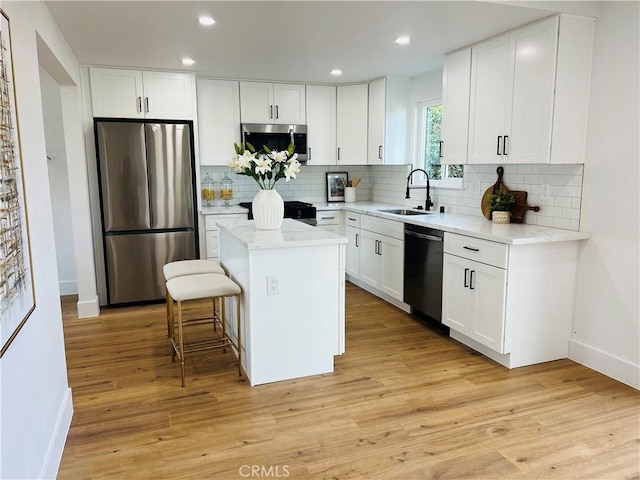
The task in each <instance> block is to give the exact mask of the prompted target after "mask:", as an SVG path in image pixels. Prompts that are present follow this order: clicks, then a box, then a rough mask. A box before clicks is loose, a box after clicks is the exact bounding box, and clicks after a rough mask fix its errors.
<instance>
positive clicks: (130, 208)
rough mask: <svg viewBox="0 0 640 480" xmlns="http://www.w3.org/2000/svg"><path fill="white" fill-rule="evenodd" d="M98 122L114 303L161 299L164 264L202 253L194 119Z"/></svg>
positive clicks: (110, 288)
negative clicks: (196, 193) (198, 220)
mask: <svg viewBox="0 0 640 480" xmlns="http://www.w3.org/2000/svg"><path fill="white" fill-rule="evenodd" d="M94 127H95V134H96V151H97V152H98V170H99V182H100V183H99V186H100V203H101V212H102V231H103V240H104V256H105V266H106V275H107V290H108V292H107V293H108V299H109V304H110V305H113V304H124V303H135V302H146V301H152V300H159V299H162V298H164V295H165V293H164V292H165V290H164V277H163V275H162V266H163V265H164V264H165V263H168V262H172V261H175V260H186V259H193V258H197V255H198V242H197V221H196V211H195V207H194V205H195V191H196V190H195V185H194V175H193V168H194V158H193V136H192V123H191V122H167V123H158V122H148V123H147V122H141V121H126V120H116V121H111V120H106V119H96V120H95V121H94Z"/></svg>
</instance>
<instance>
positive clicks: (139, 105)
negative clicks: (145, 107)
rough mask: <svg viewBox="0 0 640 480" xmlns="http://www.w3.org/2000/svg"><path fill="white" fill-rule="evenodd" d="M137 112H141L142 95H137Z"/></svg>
mask: <svg viewBox="0 0 640 480" xmlns="http://www.w3.org/2000/svg"><path fill="white" fill-rule="evenodd" d="M138 113H142V97H138Z"/></svg>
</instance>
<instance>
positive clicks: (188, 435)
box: [58, 284, 640, 480]
mask: <svg viewBox="0 0 640 480" xmlns="http://www.w3.org/2000/svg"><path fill="white" fill-rule="evenodd" d="M300 314H301V315H304V312H300ZM63 318H64V332H65V342H66V348H67V362H68V370H69V383H70V386H71V387H72V389H73V400H74V407H75V413H74V417H73V422H72V425H71V430H70V432H69V437H68V440H67V443H66V447H65V450H64V455H63V458H62V464H61V466H60V471H59V477H58V478H59V479H83V478H117V479H122V478H148V479H190V478H193V479H204V478H208V479H242V478H291V479H296V480H297V479H322V478H327V479H414V478H415V479H420V478H434V479H435V478H438V479H446V478H450V479H461V478H471V479H502V478H508V479H524V478H527V479H539V478H557V479H576V480H577V479H580V480H582V479H598V480H601V479H631V478H633V479H638V478H640V475H639V471H640V467H639V458H640V455H639V448H640V439H639V406H640V393H639V392H638V391H636V390H634V389H632V388H631V387H628V386H625V385H623V384H620V383H618V382H616V381H614V380H612V379H610V378H607V377H605V376H603V375H600V374H598V373H596V372H594V371H592V370H589V369H588V368H585V367H583V366H580V365H578V364H576V363H574V362H572V361H569V360H562V361H557V362H551V363H547V364H543V365H537V366H532V367H525V368H519V369H515V370H508V369H506V368H504V367H502V366H500V365H498V364H496V363H494V362H492V361H491V360H488V359H487V358H486V357H483V356H480V355H477V354H475V353H474V352H472V351H471V350H469V349H467V348H466V347H464V346H462V345H460V344H457V343H455V342H453V341H452V340H449V339H448V338H445V337H442V336H440V335H439V334H437V333H435V332H434V331H432V330H430V329H428V328H426V327H424V326H423V325H421V324H420V323H418V322H416V321H415V320H414V319H413V318H411V317H410V316H408V315H406V314H405V313H403V312H401V311H399V310H397V309H395V308H394V307H391V306H389V305H387V304H386V303H384V302H382V301H380V300H378V299H376V298H375V297H373V296H371V295H369V294H368V293H366V292H364V291H362V290H360V289H358V288H357V287H354V286H353V285H350V284H347V336H346V349H347V353H346V354H344V355H342V356H339V357H336V359H335V373H333V374H331V375H322V376H315V377H309V378H304V379H300V380H295V381H287V382H279V383H274V384H270V385H263V386H258V387H253V388H252V387H250V386H249V385H248V383H247V382H246V381H241V380H239V379H238V374H237V370H236V362H235V357H233V355H232V354H230V353H227V354H226V355H225V354H223V353H222V352H220V353H213V354H211V353H209V354H205V355H202V354H201V355H200V356H197V354H194V355H192V357H191V358H187V361H188V364H187V387H186V388H181V387H180V373H179V367H178V365H177V364H174V363H172V362H171V354H170V348H169V344H168V341H167V338H166V324H165V320H164V305H154V306H148V307H136V308H119V309H103V312H102V314H101V316H100V317H99V318H97V319H82V320H79V319H77V318H76V316H75V307H74V299H65V300H64V301H63ZM273 348H274V349H276V348H277V345H274V346H273ZM252 468H253V469H254V470H253V471H252Z"/></svg>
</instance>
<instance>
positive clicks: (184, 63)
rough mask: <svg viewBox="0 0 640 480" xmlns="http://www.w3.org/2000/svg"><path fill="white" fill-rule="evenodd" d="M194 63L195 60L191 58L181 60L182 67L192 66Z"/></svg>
mask: <svg viewBox="0 0 640 480" xmlns="http://www.w3.org/2000/svg"><path fill="white" fill-rule="evenodd" d="M194 63H196V62H195V60H194V59H193V58H183V59H182V64H183V65H193V64H194Z"/></svg>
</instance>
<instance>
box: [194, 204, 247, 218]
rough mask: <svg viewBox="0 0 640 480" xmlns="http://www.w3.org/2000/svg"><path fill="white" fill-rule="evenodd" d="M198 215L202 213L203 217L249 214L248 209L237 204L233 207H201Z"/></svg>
mask: <svg viewBox="0 0 640 480" xmlns="http://www.w3.org/2000/svg"><path fill="white" fill-rule="evenodd" d="M200 213H202V214H203V215H224V214H227V215H229V214H232V213H233V214H238V213H249V209H248V208H244V207H241V206H240V205H238V204H237V203H236V204H235V205H216V206H213V207H207V206H204V205H203V206H202V207H201V208H200Z"/></svg>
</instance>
